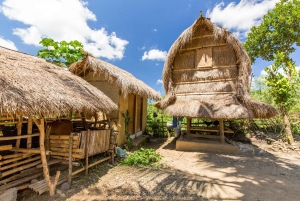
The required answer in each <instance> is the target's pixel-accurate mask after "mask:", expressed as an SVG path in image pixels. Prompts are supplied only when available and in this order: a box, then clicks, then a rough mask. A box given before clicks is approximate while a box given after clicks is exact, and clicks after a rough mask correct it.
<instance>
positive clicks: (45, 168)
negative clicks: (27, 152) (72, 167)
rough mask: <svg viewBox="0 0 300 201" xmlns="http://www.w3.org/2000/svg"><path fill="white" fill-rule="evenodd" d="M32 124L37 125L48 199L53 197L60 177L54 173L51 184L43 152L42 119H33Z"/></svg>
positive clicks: (58, 172) (43, 129) (43, 133)
mask: <svg viewBox="0 0 300 201" xmlns="http://www.w3.org/2000/svg"><path fill="white" fill-rule="evenodd" d="M33 121H34V123H35V124H36V125H37V127H38V128H39V131H40V150H41V159H42V164H43V173H44V178H45V181H46V183H47V186H48V188H49V194H50V197H52V196H54V195H55V188H56V185H57V182H58V179H59V176H60V171H57V172H56V175H55V179H54V183H53V184H52V183H51V180H50V175H49V169H48V165H47V159H46V152H45V144H44V143H45V126H44V118H40V119H39V120H38V119H36V118H33Z"/></svg>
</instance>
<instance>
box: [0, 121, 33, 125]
mask: <svg viewBox="0 0 300 201" xmlns="http://www.w3.org/2000/svg"><path fill="white" fill-rule="evenodd" d="M22 123H28V121H22ZM12 124H18V122H16V121H14V122H13V121H7V122H0V125H12Z"/></svg>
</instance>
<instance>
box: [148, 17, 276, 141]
mask: <svg viewBox="0 0 300 201" xmlns="http://www.w3.org/2000/svg"><path fill="white" fill-rule="evenodd" d="M251 70H252V69H251V62H250V59H249V57H248V55H247V52H246V50H245V49H244V47H243V45H242V43H241V42H240V41H239V40H238V38H237V37H236V36H235V35H234V34H232V33H231V32H229V31H228V30H226V29H225V28H222V27H220V26H218V25H216V24H213V23H212V22H211V21H210V19H209V18H205V17H203V16H202V14H201V16H200V17H199V18H198V19H197V20H196V21H195V22H194V23H193V24H192V26H190V27H189V28H187V29H186V30H185V31H184V32H183V33H182V34H181V35H180V36H179V37H178V39H177V40H176V41H175V42H174V43H173V45H172V46H171V48H170V50H169V52H168V56H167V58H166V62H165V65H164V69H163V74H162V79H163V85H164V88H165V92H166V97H165V98H164V99H163V100H161V101H159V102H156V103H155V104H154V105H155V106H156V107H157V108H159V109H163V110H165V111H166V112H167V113H168V114H170V115H172V116H182V117H187V123H188V126H187V133H188V134H190V131H191V130H190V129H191V128H190V126H191V125H190V121H191V118H202V119H209V120H220V127H222V126H221V125H223V120H234V119H253V118H271V117H274V116H276V115H277V113H278V112H277V110H276V109H275V108H274V107H272V106H270V105H268V104H265V103H262V102H259V101H257V100H254V99H253V98H251V97H250V95H249V76H250V73H251ZM220 132H221V131H220ZM221 135H222V134H221ZM221 141H222V142H224V136H223V138H222V137H221Z"/></svg>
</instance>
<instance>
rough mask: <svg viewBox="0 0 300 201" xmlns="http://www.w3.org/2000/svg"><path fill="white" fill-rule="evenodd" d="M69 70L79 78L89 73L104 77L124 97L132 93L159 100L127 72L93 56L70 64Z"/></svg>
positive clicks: (151, 91)
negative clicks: (117, 88) (118, 89)
mask: <svg viewBox="0 0 300 201" xmlns="http://www.w3.org/2000/svg"><path fill="white" fill-rule="evenodd" d="M69 70H70V71H71V72H73V73H74V74H76V75H78V76H81V77H83V76H85V75H88V74H89V73H94V74H99V75H100V74H101V75H104V76H105V78H106V80H107V81H108V82H109V83H112V84H115V85H116V86H117V87H119V88H120V90H121V91H122V92H123V93H124V94H125V95H127V94H130V93H132V94H138V95H140V96H147V97H148V98H150V99H154V100H160V99H161V97H160V95H159V94H158V93H157V92H156V91H155V90H154V89H152V88H151V87H149V86H148V85H146V84H145V83H144V82H142V81H141V80H139V79H137V78H135V77H134V76H133V75H132V74H130V73H129V72H127V71H125V70H123V69H120V68H118V67H116V66H114V65H112V64H110V63H108V62H105V61H102V60H100V59H97V58H95V57H93V56H89V55H86V56H85V57H84V58H83V59H82V60H81V61H79V62H76V63H74V64H72V65H71V66H70V68H69Z"/></svg>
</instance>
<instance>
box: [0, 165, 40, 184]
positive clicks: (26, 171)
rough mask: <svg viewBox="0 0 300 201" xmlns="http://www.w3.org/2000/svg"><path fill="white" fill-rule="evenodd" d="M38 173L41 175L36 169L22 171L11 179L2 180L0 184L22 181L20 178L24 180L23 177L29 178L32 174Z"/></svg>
mask: <svg viewBox="0 0 300 201" xmlns="http://www.w3.org/2000/svg"><path fill="white" fill-rule="evenodd" d="M37 173H41V170H39V169H37V168H36V167H34V168H29V169H26V170H23V171H21V173H19V174H15V175H13V176H10V177H9V178H6V179H3V180H0V184H6V183H8V182H10V181H14V180H16V179H20V178H23V177H26V176H29V175H32V174H37Z"/></svg>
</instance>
